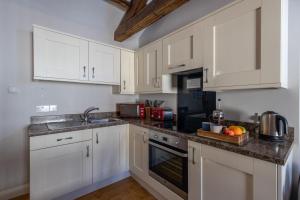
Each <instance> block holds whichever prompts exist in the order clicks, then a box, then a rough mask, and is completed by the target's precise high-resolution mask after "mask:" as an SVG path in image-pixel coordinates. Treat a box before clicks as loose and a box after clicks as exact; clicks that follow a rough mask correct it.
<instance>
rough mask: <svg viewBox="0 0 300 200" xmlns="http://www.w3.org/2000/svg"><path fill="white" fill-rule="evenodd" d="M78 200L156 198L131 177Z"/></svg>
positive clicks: (19, 198)
mask: <svg viewBox="0 0 300 200" xmlns="http://www.w3.org/2000/svg"><path fill="white" fill-rule="evenodd" d="M13 200H29V195H24V196H20V197H17V198H14V199H13ZM78 200H155V198H154V197H153V196H152V195H151V194H150V193H149V192H147V191H146V190H145V189H144V188H143V187H142V186H140V184H138V183H137V182H136V181H135V180H134V179H133V178H131V177H129V178H126V179H124V180H121V181H119V182H117V183H114V184H112V185H109V186H107V187H105V188H102V189H100V190H97V191H95V192H93V193H90V194H87V195H85V196H83V197H80V198H79V199H78Z"/></svg>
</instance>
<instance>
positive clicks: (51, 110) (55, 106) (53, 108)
mask: <svg viewBox="0 0 300 200" xmlns="http://www.w3.org/2000/svg"><path fill="white" fill-rule="evenodd" d="M49 111H50V112H56V111H57V105H50V106H49Z"/></svg>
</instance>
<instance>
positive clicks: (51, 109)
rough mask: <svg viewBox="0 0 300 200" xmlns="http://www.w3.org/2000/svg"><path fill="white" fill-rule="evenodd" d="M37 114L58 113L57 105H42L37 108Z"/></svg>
mask: <svg viewBox="0 0 300 200" xmlns="http://www.w3.org/2000/svg"><path fill="white" fill-rule="evenodd" d="M35 111H36V112H56V111H57V105H40V106H36V107H35Z"/></svg>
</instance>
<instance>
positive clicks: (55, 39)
mask: <svg viewBox="0 0 300 200" xmlns="http://www.w3.org/2000/svg"><path fill="white" fill-rule="evenodd" d="M33 33H34V79H52V80H66V81H67V80H69V81H72V80H88V41H86V40H82V39H78V38H74V37H71V36H68V35H64V34H57V33H55V32H51V31H47V30H44V29H41V28H38V27H34V28H33Z"/></svg>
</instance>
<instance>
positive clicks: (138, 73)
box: [134, 49, 144, 93]
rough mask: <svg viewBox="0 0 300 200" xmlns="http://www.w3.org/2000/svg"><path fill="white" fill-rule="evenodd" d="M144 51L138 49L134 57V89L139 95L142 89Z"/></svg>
mask: <svg viewBox="0 0 300 200" xmlns="http://www.w3.org/2000/svg"><path fill="white" fill-rule="evenodd" d="M143 57H144V51H143V49H139V50H138V51H137V52H135V55H134V62H135V64H134V88H135V92H136V93H139V92H140V91H143V88H144V63H143V62H144V59H143Z"/></svg>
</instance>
